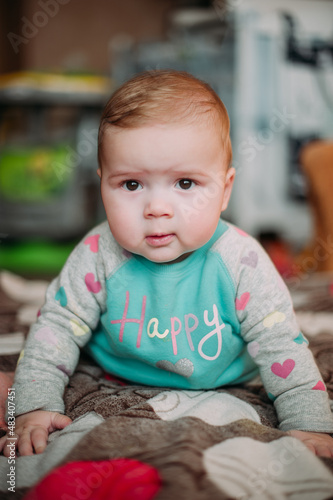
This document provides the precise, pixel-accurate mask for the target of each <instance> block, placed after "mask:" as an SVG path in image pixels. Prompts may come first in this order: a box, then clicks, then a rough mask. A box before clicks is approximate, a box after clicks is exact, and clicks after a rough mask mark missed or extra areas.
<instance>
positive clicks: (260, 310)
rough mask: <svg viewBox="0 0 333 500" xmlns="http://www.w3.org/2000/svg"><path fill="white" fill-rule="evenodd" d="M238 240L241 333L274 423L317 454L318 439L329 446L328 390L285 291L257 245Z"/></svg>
mask: <svg viewBox="0 0 333 500" xmlns="http://www.w3.org/2000/svg"><path fill="white" fill-rule="evenodd" d="M242 241H243V243H242V249H241V252H240V253H239V254H238V255H237V258H238V263H240V265H239V264H238V266H239V267H238V271H237V270H236V272H238V276H237V278H238V279H237V282H236V284H237V299H238V301H241V299H242V298H244V297H246V302H245V301H243V302H240V303H241V305H242V307H240V306H239V304H238V302H236V309H237V314H238V318H239V321H240V324H241V335H242V337H243V339H244V340H245V342H246V343H247V349H248V353H249V355H250V357H252V359H253V361H254V362H255V363H256V364H257V366H258V368H259V371H260V375H261V378H262V381H263V384H264V386H265V389H266V392H267V394H268V397H269V398H270V399H271V401H273V402H274V406H275V409H276V411H277V415H278V419H279V423H280V425H279V427H280V429H281V430H283V431H287V432H288V431H293V432H294V431H299V433H298V434H297V435H298V437H299V438H300V439H301V440H302V441H304V443H305V444H306V445H307V446H308V447H309V448H310V449H312V450H313V451H314V450H316V451H317V452H318V453H322V451H320V450H323V448H322V444H323V442H324V443H325V444H324V448H325V447H326V445H327V447H328V448H327V449H329V450H330V449H331V447H332V441H331V438H330V436H329V434H331V433H333V417H332V412H331V409H330V405H329V398H328V394H327V390H326V387H325V384H324V382H323V380H322V377H321V374H320V372H319V369H318V367H317V365H316V362H315V360H314V358H313V355H312V353H311V351H310V349H309V348H308V341H307V340H306V339H305V337H304V336H303V335H302V333H301V332H300V331H299V327H298V325H297V321H296V317H295V314H294V311H293V305H292V301H291V298H290V295H289V292H288V290H287V288H286V286H285V284H284V283H283V281H282V279H281V277H280V276H279V275H278V273H277V271H276V269H275V268H274V266H273V264H272V262H271V261H270V259H269V258H268V256H267V254H266V253H265V252H264V250H263V249H262V248H261V247H260V245H258V243H257V242H255V241H254V240H252V238H250V237H243V240H242ZM249 256H250V257H251V259H250V257H249ZM243 303H244V304H245V305H244V306H243ZM301 431H304V432H301ZM317 433H318V434H317ZM293 435H294V434H293ZM309 436H310V438H309ZM323 453H327V451H325V452H323Z"/></svg>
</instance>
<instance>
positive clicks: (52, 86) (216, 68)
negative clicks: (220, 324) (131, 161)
mask: <svg viewBox="0 0 333 500" xmlns="http://www.w3.org/2000/svg"><path fill="white" fill-rule="evenodd" d="M0 35H1V37H0V269H6V270H9V271H13V272H15V273H18V274H21V275H25V276H31V277H38V276H45V277H49V276H53V275H54V274H56V273H57V272H58V271H59V270H60V268H61V267H62V265H63V263H64V261H65V259H66V258H67V256H68V254H69V252H70V251H71V249H72V248H73V247H74V245H75V244H76V243H77V242H78V241H79V239H80V238H81V237H82V236H83V235H84V234H85V232H86V231H88V230H89V229H90V228H91V227H93V226H94V225H95V224H96V223H98V222H100V221H101V220H103V219H104V218H105V216H104V210H103V207H102V204H101V201H100V197H99V179H98V177H97V175H96V169H97V156H96V135H97V129H98V124H99V117H100V115H101V111H102V108H103V105H104V104H105V102H106V101H107V99H108V97H109V95H110V93H111V92H112V91H113V90H114V89H116V88H117V86H118V85H119V84H121V83H122V82H123V81H125V80H126V79H128V78H129V77H130V76H132V75H133V74H135V73H137V72H139V71H142V70H146V69H161V68H175V69H181V70H186V71H189V72H191V73H192V74H194V75H195V76H198V77H199V78H202V79H204V80H206V81H207V82H208V83H210V84H211V86H212V87H213V88H214V89H215V90H216V91H217V93H218V94H219V95H220V97H221V98H222V100H223V101H224V103H225V105H226V107H227V109H228V112H229V115H230V118H231V124H232V126H231V135H232V144H233V165H234V166H235V168H236V170H237V176H236V183H235V188H234V192H233V194H232V199H231V202H230V206H229V207H228V210H227V212H226V213H225V217H226V219H228V220H229V221H231V222H233V223H235V224H237V225H238V226H240V227H241V228H242V229H243V230H245V231H247V232H249V233H250V234H252V235H253V236H255V237H256V238H258V239H259V240H260V241H261V242H262V243H263V244H264V246H265V247H266V249H267V251H268V252H269V253H270V255H271V257H272V259H273V261H274V262H275V264H276V266H277V268H278V270H279V271H280V273H281V274H282V276H283V277H284V278H285V279H286V280H287V279H288V278H292V277H293V276H295V275H299V274H302V273H307V272H317V271H321V270H324V271H327V270H328V271H333V259H332V255H333V239H332V241H331V237H332V236H333V194H331V193H333V159H332V154H333V153H332V142H331V141H332V137H333V1H331V0H276V1H275V0H212V1H209V0H206V1H205V0H201V1H200V0H197V1H196V0H122V1H121V2H119V1H117V0H95V1H94V2H91V0H10V1H8V0H0ZM313 144H314V145H315V152H314V153H313V152H312V150H311V151H310V153H311V154H310V160H309V161H308V157H309V155H305V156H304V158H305V160H304V162H303V160H302V158H303V156H302V154H303V151H304V150H306V151H308V148H310V149H311V145H313ZM321 145H323V146H324V152H323V150H322V148H321ZM319 146H320V147H319ZM327 147H328V149H327ZM316 148H317V149H316ZM325 148H326V149H325ZM309 162H310V164H311V165H310V167H308V163H309ZM303 163H304V164H303ZM312 165H313V166H312ZM325 252H326V253H325Z"/></svg>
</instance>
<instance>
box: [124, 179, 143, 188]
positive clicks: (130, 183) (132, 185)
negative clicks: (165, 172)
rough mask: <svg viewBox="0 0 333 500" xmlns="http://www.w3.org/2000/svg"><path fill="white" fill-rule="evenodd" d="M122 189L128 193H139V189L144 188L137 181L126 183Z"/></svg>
mask: <svg viewBox="0 0 333 500" xmlns="http://www.w3.org/2000/svg"><path fill="white" fill-rule="evenodd" d="M122 187H123V188H124V189H125V190H126V191H137V190H138V189H142V186H141V184H140V183H139V182H137V181H132V180H130V181H125V182H124V183H123V185H122Z"/></svg>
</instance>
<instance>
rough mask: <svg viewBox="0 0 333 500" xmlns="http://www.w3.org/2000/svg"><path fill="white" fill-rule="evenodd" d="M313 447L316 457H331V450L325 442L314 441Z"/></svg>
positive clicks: (332, 452)
mask: <svg viewBox="0 0 333 500" xmlns="http://www.w3.org/2000/svg"><path fill="white" fill-rule="evenodd" d="M315 449H316V455H318V457H327V458H331V457H333V450H331V449H330V447H329V445H328V444H327V443H320V444H319V443H316V444H315Z"/></svg>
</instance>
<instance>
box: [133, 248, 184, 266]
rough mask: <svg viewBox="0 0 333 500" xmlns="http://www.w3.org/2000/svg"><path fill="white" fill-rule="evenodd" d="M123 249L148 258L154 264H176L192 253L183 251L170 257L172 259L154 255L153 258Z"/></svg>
mask: <svg viewBox="0 0 333 500" xmlns="http://www.w3.org/2000/svg"><path fill="white" fill-rule="evenodd" d="M125 251H126V252H128V253H132V254H134V255H139V256H140V257H143V258H145V259H147V260H149V261H150V262H154V264H176V263H177V262H182V261H183V260H185V259H187V257H189V256H190V255H191V254H192V253H193V252H185V253H182V254H180V255H178V257H176V258H172V259H165V258H164V259H163V258H162V257H161V258H158V257H156V258H155V259H154V258H153V257H147V256H146V255H144V254H143V253H139V252H133V251H132V252H130V251H129V250H125Z"/></svg>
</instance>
